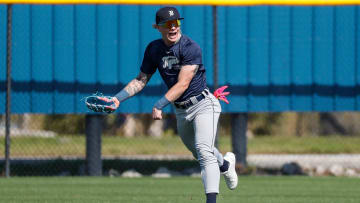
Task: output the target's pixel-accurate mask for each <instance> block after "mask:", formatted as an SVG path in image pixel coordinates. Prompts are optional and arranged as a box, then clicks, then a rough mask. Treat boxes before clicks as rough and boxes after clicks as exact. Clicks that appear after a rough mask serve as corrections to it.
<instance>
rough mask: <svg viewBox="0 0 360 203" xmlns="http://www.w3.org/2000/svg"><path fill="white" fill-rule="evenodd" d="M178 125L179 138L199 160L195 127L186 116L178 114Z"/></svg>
mask: <svg viewBox="0 0 360 203" xmlns="http://www.w3.org/2000/svg"><path fill="white" fill-rule="evenodd" d="M176 123H177V130H178V133H179V136H180V138H181V140H182V142H183V143H184V145H185V146H186V148H187V149H188V150H189V151H190V152H191V153H192V154H193V156H194V158H195V159H197V153H196V150H195V133H194V127H193V124H192V122H191V121H188V120H186V117H185V115H184V114H181V113H177V114H176Z"/></svg>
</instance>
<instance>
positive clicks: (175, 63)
mask: <svg viewBox="0 0 360 203" xmlns="http://www.w3.org/2000/svg"><path fill="white" fill-rule="evenodd" d="M157 61H158V69H159V71H160V72H164V73H167V74H177V73H178V72H179V71H180V67H181V65H180V64H181V60H180V56H179V55H178V54H175V53H174V51H171V50H170V51H164V52H163V54H162V55H161V56H159V57H158V59H157Z"/></svg>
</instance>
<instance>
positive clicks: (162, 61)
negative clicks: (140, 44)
mask: <svg viewBox="0 0 360 203" xmlns="http://www.w3.org/2000/svg"><path fill="white" fill-rule="evenodd" d="M184 65H199V69H198V71H197V72H196V74H195V76H194V77H193V79H192V80H191V82H190V85H189V88H188V89H187V90H186V91H185V92H184V93H183V94H182V95H181V96H180V97H179V98H178V99H177V100H176V102H181V101H185V100H186V99H188V98H190V97H192V96H196V95H199V94H201V92H202V91H203V90H204V88H205V87H206V77H205V68H204V66H203V64H202V52H201V49H200V46H199V45H198V44H197V43H196V42H194V41H193V40H191V39H190V38H189V37H187V36H185V35H182V36H181V38H180V40H179V41H178V42H177V43H176V44H174V45H172V46H170V47H168V46H166V45H165V43H164V41H163V40H162V39H158V40H154V41H152V42H150V43H149V45H148V46H147V47H146V50H145V54H144V59H143V61H142V65H141V68H140V70H141V72H143V73H146V74H154V73H155V71H156V69H158V70H159V73H160V75H161V77H162V79H163V80H164V82H165V84H166V86H167V87H168V88H169V89H170V88H171V87H172V86H174V85H175V84H176V83H177V81H178V76H179V72H180V69H181V68H182V67H183V66H184Z"/></svg>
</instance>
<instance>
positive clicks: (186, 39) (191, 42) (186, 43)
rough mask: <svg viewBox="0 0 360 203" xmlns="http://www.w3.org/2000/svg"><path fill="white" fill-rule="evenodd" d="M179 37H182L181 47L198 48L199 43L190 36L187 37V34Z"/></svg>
mask: <svg viewBox="0 0 360 203" xmlns="http://www.w3.org/2000/svg"><path fill="white" fill-rule="evenodd" d="M181 37H182V39H181V44H182V46H183V47H186V48H190V49H200V46H199V44H198V43H197V42H195V41H194V40H193V39H191V38H190V37H188V36H187V35H182V36H181Z"/></svg>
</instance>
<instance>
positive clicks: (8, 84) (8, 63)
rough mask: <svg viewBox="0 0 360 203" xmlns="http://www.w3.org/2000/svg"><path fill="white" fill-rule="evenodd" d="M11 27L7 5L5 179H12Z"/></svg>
mask: <svg viewBox="0 0 360 203" xmlns="http://www.w3.org/2000/svg"><path fill="white" fill-rule="evenodd" d="M11 26H12V4H8V5H7V39H6V40H7V45H6V46H7V48H6V49H7V50H6V52H7V57H6V107H5V108H6V110H5V111H6V113H5V177H10V127H11V124H10V122H11V56H12V54H11V44H12V38H11Z"/></svg>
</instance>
